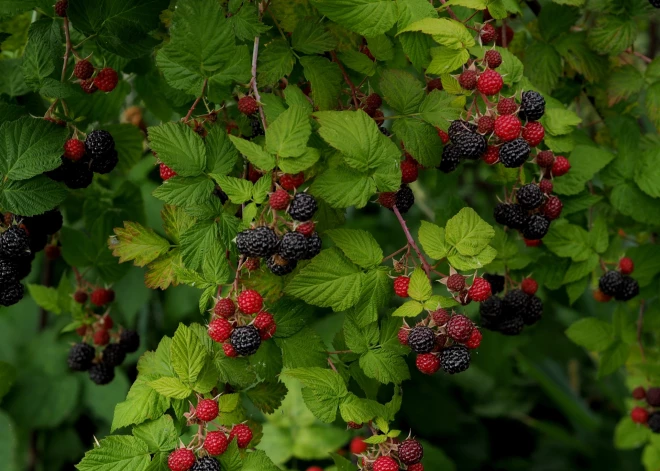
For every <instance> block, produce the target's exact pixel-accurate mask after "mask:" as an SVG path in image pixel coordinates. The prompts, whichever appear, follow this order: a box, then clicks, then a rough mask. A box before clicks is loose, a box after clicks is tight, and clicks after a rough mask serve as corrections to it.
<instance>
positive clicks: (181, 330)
mask: <svg viewBox="0 0 660 471" xmlns="http://www.w3.org/2000/svg"><path fill="white" fill-rule="evenodd" d="M170 355H171V362H172V368H173V369H174V371H175V372H176V374H177V376H178V377H179V379H181V381H183V382H184V383H187V384H193V383H194V382H195V381H197V377H198V376H199V373H200V372H201V371H202V368H203V367H204V362H205V361H206V351H205V349H204V346H203V345H202V344H201V342H200V341H199V338H198V337H197V336H196V335H195V333H194V332H193V331H192V330H191V329H190V328H189V327H186V326H185V325H183V324H179V327H178V328H177V329H176V332H175V333H174V337H173V338H172V347H171V353H170Z"/></svg>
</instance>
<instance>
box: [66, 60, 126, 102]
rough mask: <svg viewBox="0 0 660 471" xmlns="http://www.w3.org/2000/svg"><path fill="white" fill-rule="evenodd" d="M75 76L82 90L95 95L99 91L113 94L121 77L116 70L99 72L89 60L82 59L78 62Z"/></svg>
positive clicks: (101, 70) (104, 69) (108, 69)
mask: <svg viewBox="0 0 660 471" xmlns="http://www.w3.org/2000/svg"><path fill="white" fill-rule="evenodd" d="M95 74H96V75H95ZM73 75H74V76H75V77H76V78H77V79H79V83H80V88H82V90H83V91H84V92H85V93H88V94H91V93H94V92H96V91H97V90H101V91H102V92H111V91H113V90H114V89H115V87H116V86H117V83H118V82H119V75H118V74H117V71H116V70H115V69H113V68H111V67H104V68H103V69H100V70H98V69H96V68H95V67H94V66H93V65H92V63H91V62H90V61H88V60H87V59H81V60H79V61H78V62H76V65H75V66H74V68H73Z"/></svg>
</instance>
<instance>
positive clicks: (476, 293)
mask: <svg viewBox="0 0 660 471" xmlns="http://www.w3.org/2000/svg"><path fill="white" fill-rule="evenodd" d="M490 295H491V290H490V283H488V281H486V280H484V279H483V278H475V279H474V281H473V282H472V286H470V289H469V290H468V297H469V298H470V299H471V300H472V301H477V302H479V303H480V302H483V301H485V300H486V299H488V298H489V297H490Z"/></svg>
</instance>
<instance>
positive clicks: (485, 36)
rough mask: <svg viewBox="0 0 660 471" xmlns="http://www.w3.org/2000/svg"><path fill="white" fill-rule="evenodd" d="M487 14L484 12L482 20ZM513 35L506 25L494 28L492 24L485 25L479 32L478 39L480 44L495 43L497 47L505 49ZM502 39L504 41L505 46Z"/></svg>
mask: <svg viewBox="0 0 660 471" xmlns="http://www.w3.org/2000/svg"><path fill="white" fill-rule="evenodd" d="M487 13H488V12H487V11H486V12H485V14H484V19H486V16H487ZM513 34H514V33H513V29H511V27H510V26H508V25H506V26H498V27H495V26H494V25H493V24H492V23H486V24H484V25H483V26H482V27H481V29H480V30H479V39H480V40H481V43H482V44H488V43H492V42H493V41H495V44H497V45H498V46H501V47H506V46H508V45H509V44H511V41H512V40H513ZM504 39H506V44H505V42H504Z"/></svg>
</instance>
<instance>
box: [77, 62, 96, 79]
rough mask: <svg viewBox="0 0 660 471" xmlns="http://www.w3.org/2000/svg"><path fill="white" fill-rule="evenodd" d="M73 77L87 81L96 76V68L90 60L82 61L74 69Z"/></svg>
mask: <svg viewBox="0 0 660 471" xmlns="http://www.w3.org/2000/svg"><path fill="white" fill-rule="evenodd" d="M73 75H75V76H76V78H79V79H80V80H87V79H88V78H90V77H91V76H92V75H94V66H93V65H92V63H91V62H90V61H88V60H85V59H83V60H81V61H80V62H78V63H77V64H76V65H75V66H74V67H73Z"/></svg>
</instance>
